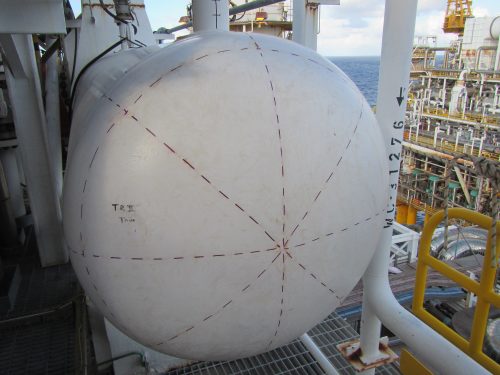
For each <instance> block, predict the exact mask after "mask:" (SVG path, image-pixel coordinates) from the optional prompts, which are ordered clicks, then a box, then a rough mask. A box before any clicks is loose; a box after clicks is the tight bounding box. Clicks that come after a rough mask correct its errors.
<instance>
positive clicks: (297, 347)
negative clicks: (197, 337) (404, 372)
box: [167, 313, 400, 375]
mask: <svg viewBox="0 0 500 375" xmlns="http://www.w3.org/2000/svg"><path fill="white" fill-rule="evenodd" d="M308 333H309V336H311V338H312V339H313V340H314V342H315V343H316V344H317V345H318V346H319V348H320V349H321V350H322V351H323V353H324V354H325V355H326V356H327V357H328V359H329V360H330V361H331V362H332V364H333V366H335V368H336V369H337V371H338V372H339V373H340V374H357V373H356V371H355V370H354V369H353V368H352V367H351V366H350V365H349V363H347V361H346V360H345V359H344V358H343V357H342V355H341V354H340V353H339V352H338V350H337V348H336V347H335V346H336V345H337V344H338V343H341V342H345V341H349V340H352V339H354V338H356V337H358V334H357V333H356V331H355V330H354V329H353V328H352V327H351V326H350V325H349V323H347V322H346V321H345V320H344V319H342V318H341V317H340V316H338V315H337V314H336V313H332V314H331V315H330V316H328V318H326V319H325V320H324V321H323V322H322V323H320V324H318V325H317V326H316V327H314V328H313V329H312V330H311V331H309V332H308ZM230 374H231V375H254V374H255V375H280V374H283V375H284V374H287V375H288V374H291V375H305V374H314V375H316V374H318V375H322V374H324V371H323V370H322V368H321V367H320V366H319V364H318V363H317V362H316V360H315V359H314V358H313V357H312V355H311V354H310V353H309V351H308V350H307V349H306V347H305V346H304V345H303V344H302V343H301V342H300V341H299V340H295V341H293V342H292V343H290V344H288V345H285V346H283V347H281V348H277V349H275V350H272V351H270V352H267V353H264V354H260V355H257V356H254V357H249V358H244V359H238V360H235V361H225V362H199V363H195V364H192V365H189V366H186V367H182V368H178V369H174V370H170V371H168V372H167V375H230ZM376 374H380V375H382V374H383V375H390V374H400V372H399V370H398V369H397V367H395V366H392V365H386V366H382V367H380V368H379V369H377V371H376Z"/></svg>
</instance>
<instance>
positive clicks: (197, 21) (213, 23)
mask: <svg viewBox="0 0 500 375" xmlns="http://www.w3.org/2000/svg"><path fill="white" fill-rule="evenodd" d="M192 4H193V7H192V12H193V30H194V31H195V32H197V31H198V32H199V31H213V30H219V31H229V2H228V1H224V0H223V1H221V0H193V3H192Z"/></svg>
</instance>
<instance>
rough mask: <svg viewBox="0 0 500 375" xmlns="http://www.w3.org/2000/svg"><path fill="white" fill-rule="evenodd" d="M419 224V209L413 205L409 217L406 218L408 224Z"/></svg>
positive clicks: (409, 207) (409, 208)
mask: <svg viewBox="0 0 500 375" xmlns="http://www.w3.org/2000/svg"><path fill="white" fill-rule="evenodd" d="M416 223H417V209H416V208H415V207H413V206H412V205H410V206H408V215H407V217H406V224H416Z"/></svg>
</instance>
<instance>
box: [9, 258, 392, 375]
mask: <svg viewBox="0 0 500 375" xmlns="http://www.w3.org/2000/svg"><path fill="white" fill-rule="evenodd" d="M37 263H38V262H36V261H34V260H33V259H23V260H21V261H20V262H19V263H18V264H19V267H20V272H21V276H22V279H21V283H20V285H19V290H18V293H17V298H16V301H15V304H14V306H13V307H12V308H10V309H6V308H5V307H3V308H0V375H21V374H30V375H31V374H50V375H52V374H54V375H57V374H74V373H75V366H76V364H75V353H76V352H75V350H76V348H75V346H76V339H75V330H76V323H75V321H76V317H75V312H74V307H73V306H72V304H71V303H68V301H71V300H72V299H74V298H75V297H76V296H77V294H78V293H79V289H78V282H77V280H76V276H75V274H74V272H73V269H72V267H71V265H70V264H66V265H63V266H56V267H49V268H44V269H42V268H40V266H39V265H38V264H37ZM61 306H63V307H62V308H59V309H58V310H57V312H55V313H50V314H47V315H43V316H39V313H40V312H44V311H47V309H53V308H54V307H61ZM30 314H35V316H34V317H30V318H28V319H21V320H20V321H16V318H17V317H19V316H24V317H26V316H27V315H30ZM5 322H7V324H6V323H5ZM309 335H310V336H311V338H312V339H313V340H314V341H315V342H316V344H317V345H318V346H319V347H320V349H321V350H322V351H323V352H324V354H325V355H326V356H327V357H328V358H329V360H330V361H331V362H332V364H333V365H334V366H335V368H336V369H337V370H338V371H339V373H340V374H355V373H356V372H355V371H354V370H353V369H352V368H351V367H350V365H349V364H348V363H347V362H346V361H345V360H344V359H343V357H342V356H341V355H340V353H339V352H338V351H337V349H336V347H335V345H336V344H338V343H340V342H345V341H348V340H351V339H353V338H355V337H358V335H357V333H356V331H355V330H354V329H353V328H352V327H351V326H350V325H349V324H348V323H347V322H346V321H345V320H343V319H342V318H341V317H340V316H338V315H337V314H336V313H332V314H331V315H330V316H329V317H328V318H327V319H325V320H324V321H323V322H322V323H320V324H319V325H317V326H316V327H314V328H313V329H312V330H311V331H310V332H309ZM190 374H198V375H212V374H214V375H218V374H221V375H222V374H224V375H226V374H234V375H240V374H241V375H254V374H256V375H257V374H269V375H271V374H272V375H280V374H297V375H307V374H311V375H316V374H318V375H321V374H324V371H323V370H322V368H321V367H320V366H319V364H318V363H317V362H316V360H315V359H314V358H313V357H312V355H311V354H310V353H309V352H308V350H307V349H306V347H305V346H304V345H303V344H302V343H301V342H300V341H299V340H295V341H293V342H292V343H290V344H288V345H286V346H283V347H281V348H278V349H275V350H273V351H270V352H268V353H264V354H261V355H258V356H254V357H250V358H244V359H239V360H236V361H226V362H198V363H195V364H192V365H190V366H187V367H183V368H178V369H173V370H170V371H168V372H167V375H190ZM377 374H399V371H398V369H397V368H396V367H394V366H391V365H388V366H384V367H381V368H379V369H378V370H377Z"/></svg>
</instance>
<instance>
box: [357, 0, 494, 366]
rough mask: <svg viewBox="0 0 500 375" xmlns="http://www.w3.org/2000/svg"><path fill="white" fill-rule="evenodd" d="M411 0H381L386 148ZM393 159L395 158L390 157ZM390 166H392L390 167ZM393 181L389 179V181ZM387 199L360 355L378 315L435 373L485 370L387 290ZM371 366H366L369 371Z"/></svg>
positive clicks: (376, 331) (393, 145)
mask: <svg viewBox="0 0 500 375" xmlns="http://www.w3.org/2000/svg"><path fill="white" fill-rule="evenodd" d="M416 10H417V0H408V1H399V0H386V7H385V17H384V33H383V40H382V56H381V63H380V80H379V88H378V93H379V94H378V98H377V120H378V122H379V125H380V127H381V129H382V133H383V135H384V138H385V139H386V144H387V149H388V154H391V153H398V152H401V144H400V143H398V142H392V140H393V139H397V140H401V138H402V132H403V129H402V126H401V128H399V124H400V121H403V118H404V111H405V104H406V100H404V99H403V100H401V101H400V100H398V99H397V98H398V97H401V95H400V91H399V90H400V89H401V91H402V94H404V93H405V90H404V89H405V88H406V87H407V85H408V80H409V73H410V61H411V51H412V40H413V32H414V28H415V17H416ZM394 159H395V158H394ZM389 165H390V168H389V173H390V182H389V183H390V184H391V189H390V197H389V202H395V200H396V192H397V181H398V180H397V179H398V172H399V162H397V161H394V162H391V163H390V164H389ZM393 171H394V172H393ZM392 184H394V185H392ZM392 204H393V203H389V210H388V211H391V212H390V213H389V212H388V215H387V217H386V225H385V226H384V230H383V233H382V236H381V238H380V240H379V243H378V248H377V251H376V253H375V255H374V257H373V258H372V259H371V261H370V264H369V265H368V268H367V270H366V271H365V274H364V275H363V286H364V294H363V313H362V317H361V319H362V326H361V351H362V356H361V359H362V360H363V359H364V358H370V357H372V358H373V357H377V355H378V348H379V335H380V324H381V323H380V320H379V319H378V318H377V316H378V317H380V318H381V319H382V320H383V321H384V324H386V325H387V327H388V328H389V329H390V330H391V331H393V332H394V333H395V334H396V335H397V336H399V337H400V338H401V339H402V340H403V341H404V342H405V343H406V344H407V345H408V346H409V347H410V348H411V349H412V351H414V352H415V354H416V355H417V356H419V357H420V358H421V359H423V360H425V361H426V362H428V363H429V364H430V366H431V367H433V368H435V369H436V370H437V371H439V372H441V373H450V374H467V375H468V374H485V373H487V372H486V371H485V369H484V368H482V367H481V366H480V365H478V364H477V363H476V362H475V361H473V360H472V359H471V358H469V357H468V356H467V355H466V354H464V353H463V352H462V351H461V350H460V349H458V348H456V347H454V346H452V345H450V343H449V342H448V341H447V340H446V339H445V338H443V337H442V336H440V335H439V334H437V333H436V332H434V331H433V330H432V329H431V328H429V327H428V326H427V325H425V324H424V323H422V322H421V321H420V320H419V319H417V318H416V317H415V316H414V315H412V314H411V313H410V312H408V311H407V310H406V309H405V308H403V307H402V306H401V305H400V304H399V303H398V302H397V300H396V298H395V297H394V295H393V294H392V292H391V289H390V285H389V278H388V266H389V259H390V249H391V242H392V220H393V214H394V212H393V211H392V210H391V209H390V208H391V207H392ZM373 372H374V371H371V370H370V373H373Z"/></svg>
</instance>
